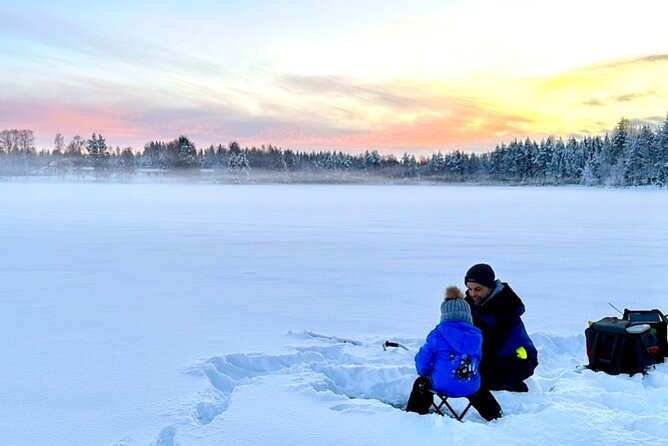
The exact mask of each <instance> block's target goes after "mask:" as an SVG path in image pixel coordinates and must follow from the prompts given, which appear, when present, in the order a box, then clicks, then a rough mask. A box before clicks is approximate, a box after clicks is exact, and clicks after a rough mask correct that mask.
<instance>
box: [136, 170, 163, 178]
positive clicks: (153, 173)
mask: <svg viewBox="0 0 668 446" xmlns="http://www.w3.org/2000/svg"><path fill="white" fill-rule="evenodd" d="M135 175H136V176H138V177H164V176H167V170H165V169H153V168H150V169H149V168H141V169H135Z"/></svg>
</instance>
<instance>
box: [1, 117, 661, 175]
mask: <svg viewBox="0 0 668 446" xmlns="http://www.w3.org/2000/svg"><path fill="white" fill-rule="evenodd" d="M176 174H179V175H193V176H197V177H200V178H204V179H207V180H211V181H237V182H238V181H264V180H266V181H304V180H308V179H311V180H312V181H331V182H339V181H340V182H357V181H359V182H363V181H406V182H409V181H432V182H433V181H436V182H494V183H509V184H556V185H558V184H585V185H610V186H643V185H658V186H664V185H665V186H668V118H667V119H666V121H664V123H663V124H662V125H661V126H660V127H659V128H657V129H655V130H653V129H652V128H650V127H649V126H645V125H643V126H635V125H633V124H632V123H631V122H630V121H629V120H628V119H624V118H622V119H621V120H620V121H619V123H618V124H617V125H616V127H615V128H614V130H613V131H612V133H611V134H610V135H608V134H606V135H604V136H592V137H585V138H583V139H580V140H578V139H576V138H568V139H567V140H563V139H561V138H554V137H549V138H547V139H544V140H542V141H540V142H539V143H538V142H536V141H532V140H530V139H529V138H527V139H526V140H524V141H521V140H514V141H512V142H510V143H509V144H507V145H506V144H501V145H498V146H497V147H496V148H495V149H494V150H492V151H489V152H486V153H482V154H476V153H464V152H463V151H454V152H451V153H446V154H444V153H441V152H438V153H434V154H432V155H431V156H426V157H425V156H423V157H419V158H417V159H416V157H415V156H414V155H412V154H409V153H404V155H403V156H402V157H401V158H397V157H395V156H394V155H381V154H380V153H379V152H378V151H377V150H370V151H366V152H364V153H362V154H358V155H351V154H349V153H345V152H343V151H319V152H300V151H293V150H290V149H281V148H278V147H274V146H271V145H269V146H261V147H251V148H248V147H246V148H241V147H240V146H239V144H238V143H237V142H231V143H229V144H227V145H226V146H223V145H218V146H214V145H211V146H209V147H208V148H206V149H197V148H196V147H195V144H194V143H193V142H192V141H190V139H188V138H187V137H186V136H180V137H178V138H176V139H175V140H173V141H170V142H160V141H154V142H149V143H147V144H146V145H145V146H144V148H143V150H142V151H141V152H139V153H136V152H135V151H134V150H133V149H132V148H130V147H125V148H120V147H116V148H111V147H109V146H108V145H107V143H106V141H105V139H104V137H103V136H102V135H99V134H93V135H92V136H91V138H88V139H84V138H82V137H80V136H74V137H73V138H72V139H71V140H70V141H69V142H67V143H66V142H65V140H64V138H63V136H62V135H61V134H58V135H56V137H55V140H54V146H53V149H51V150H40V151H36V150H35V147H34V134H33V132H32V130H4V131H2V132H0V176H31V175H43V176H60V177H63V178H73V177H76V178H79V179H81V178H95V179H96V180H111V179H121V180H131V179H132V178H133V177H134V176H136V175H164V176H168V175H176Z"/></svg>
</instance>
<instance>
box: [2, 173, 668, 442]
mask: <svg viewBox="0 0 668 446" xmlns="http://www.w3.org/2000/svg"><path fill="white" fill-rule="evenodd" d="M0 249H1V252H2V255H0V283H1V284H2V285H1V286H0V305H1V306H0V308H1V311H0V353H1V355H2V358H1V360H0V378H1V379H0V402H1V403H0V444H3V445H7V446H14V445H64V446H65V445H67V446H73V445H82V446H91V445H100V446H111V445H114V446H130V445H142V446H144V445H156V446H177V445H181V446H187V445H256V444H266V445H331V444H343V445H365V446H368V445H371V444H374V445H375V444H379V445H388V446H393V445H397V446H398V445H406V444H424V445H428V444H444V443H446V442H447V443H448V444H469V445H477V444H481V445H482V444H490V443H492V442H494V443H495V444H510V445H513V444H564V445H575V444H578V445H579V444H588V445H604V444H605V445H627V444H638V445H647V444H652V445H668V368H667V366H666V365H660V366H658V367H657V368H656V369H655V370H653V371H652V372H650V373H649V374H648V375H647V376H645V377H644V378H643V377H641V376H634V377H628V376H617V377H613V376H608V375H605V374H602V373H593V372H591V371H589V370H582V368H581V367H579V366H581V365H582V364H584V363H585V360H586V359H585V352H584V335H583V331H584V328H585V327H586V325H587V321H588V320H590V319H593V320H595V319H599V318H601V317H603V316H608V315H613V314H614V310H612V308H611V307H610V306H609V305H608V302H612V303H613V304H615V305H616V306H617V307H619V308H624V307H629V308H634V309H651V308H661V309H664V310H668V306H667V305H666V302H667V301H666V297H665V295H666V285H665V283H664V281H665V280H666V279H665V278H666V277H668V256H667V255H666V252H668V193H666V191H664V190H655V189H648V190H608V189H593V188H580V187H573V188H529V187H527V188H523V187H514V188H513V187H507V188H506V187H466V186H461V187H456V186H348V185H346V186H317V185H310V186H300V185H284V186H272V185H257V186H252V185H249V186H214V185H185V184H181V185H179V184H156V185H132V184H90V183H76V184H72V183H70V184H46V183H23V182H4V183H0ZM480 261H484V262H488V263H490V264H492V265H493V266H494V267H495V269H496V271H497V274H498V276H499V277H500V278H501V279H503V280H506V281H508V282H509V283H510V284H511V285H512V286H513V288H514V289H515V290H516V291H517V292H518V294H519V295H520V296H521V297H522V298H523V299H524V302H525V304H526V306H527V309H528V310H527V314H526V317H525V322H526V324H527V328H528V331H529V332H530V333H531V334H532V336H533V338H534V340H535V341H536V344H537V346H538V348H539V354H540V358H539V359H540V366H539V367H538V369H537V371H536V375H535V376H534V377H533V378H532V379H531V382H530V388H531V391H530V392H529V393H528V394H510V393H507V392H496V396H497V398H498V399H499V401H500V403H501V405H502V406H503V408H504V412H505V414H506V416H505V417H504V418H502V419H500V420H498V421H495V422H492V423H486V422H484V421H483V420H482V419H481V418H480V417H479V416H478V414H477V413H475V411H472V412H470V413H469V414H468V415H467V416H466V418H465V419H464V422H463V423H459V422H457V421H455V420H453V419H450V418H442V417H439V416H436V415H433V416H431V415H430V416H423V417H420V416H418V415H415V414H407V413H405V412H403V411H402V410H400V408H401V406H402V405H403V404H405V402H406V399H407V397H408V392H409V390H410V386H411V384H412V381H413V379H414V378H415V371H414V368H413V354H412V353H411V352H407V351H405V350H402V349H391V350H388V351H384V350H383V349H382V348H381V344H382V342H383V341H385V340H387V339H391V340H396V341H399V342H402V343H403V344H405V345H406V346H407V347H409V348H410V349H412V350H413V351H414V350H416V349H417V348H418V347H419V346H420V344H421V343H422V341H423V339H424V337H425V336H426V334H427V333H428V331H429V330H430V329H431V328H433V326H434V325H435V324H436V323H437V321H438V316H439V305H440V300H441V295H442V291H443V289H444V288H445V286H447V285H450V284H456V285H460V286H461V285H462V283H461V282H462V280H463V274H464V272H465V271H466V269H467V268H468V267H469V266H470V265H471V264H473V263H477V262H480Z"/></svg>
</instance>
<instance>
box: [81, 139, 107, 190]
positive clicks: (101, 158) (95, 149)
mask: <svg viewBox="0 0 668 446" xmlns="http://www.w3.org/2000/svg"><path fill="white" fill-rule="evenodd" d="M86 150H87V151H88V159H89V160H90V163H91V165H92V166H93V169H94V170H95V179H97V180H100V179H103V178H104V177H105V171H106V169H107V167H108V161H109V148H108V147H107V143H106V141H105V140H104V138H103V137H102V135H95V133H93V136H92V137H91V138H90V139H89V140H88V141H86Z"/></svg>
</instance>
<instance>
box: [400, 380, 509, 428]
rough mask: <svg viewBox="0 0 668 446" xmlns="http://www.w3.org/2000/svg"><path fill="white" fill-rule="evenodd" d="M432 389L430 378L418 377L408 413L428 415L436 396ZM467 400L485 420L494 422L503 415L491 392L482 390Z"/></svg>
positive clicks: (409, 402) (409, 399)
mask: <svg viewBox="0 0 668 446" xmlns="http://www.w3.org/2000/svg"><path fill="white" fill-rule="evenodd" d="M430 388H431V382H430V381H429V378H425V377H424V376H420V377H418V379H416V380H415V383H413V390H412V391H411V395H410V397H409V398H408V404H407V405H406V412H416V413H419V414H420V415H426V414H428V413H429V409H430V408H431V405H432V403H433V401H434V394H433V393H431V392H430V391H429V389H430ZM467 398H468V400H469V401H470V402H471V405H472V406H473V407H474V408H475V410H477V411H478V413H479V414H480V416H481V417H483V418H484V419H485V420H487V421H492V420H496V419H497V418H501V416H502V414H503V412H502V411H501V406H500V405H499V403H498V401H496V398H494V395H492V393H491V392H490V391H489V390H487V389H483V388H481V389H480V390H478V391H477V392H476V393H474V394H473V395H470V396H468V397H467Z"/></svg>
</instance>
